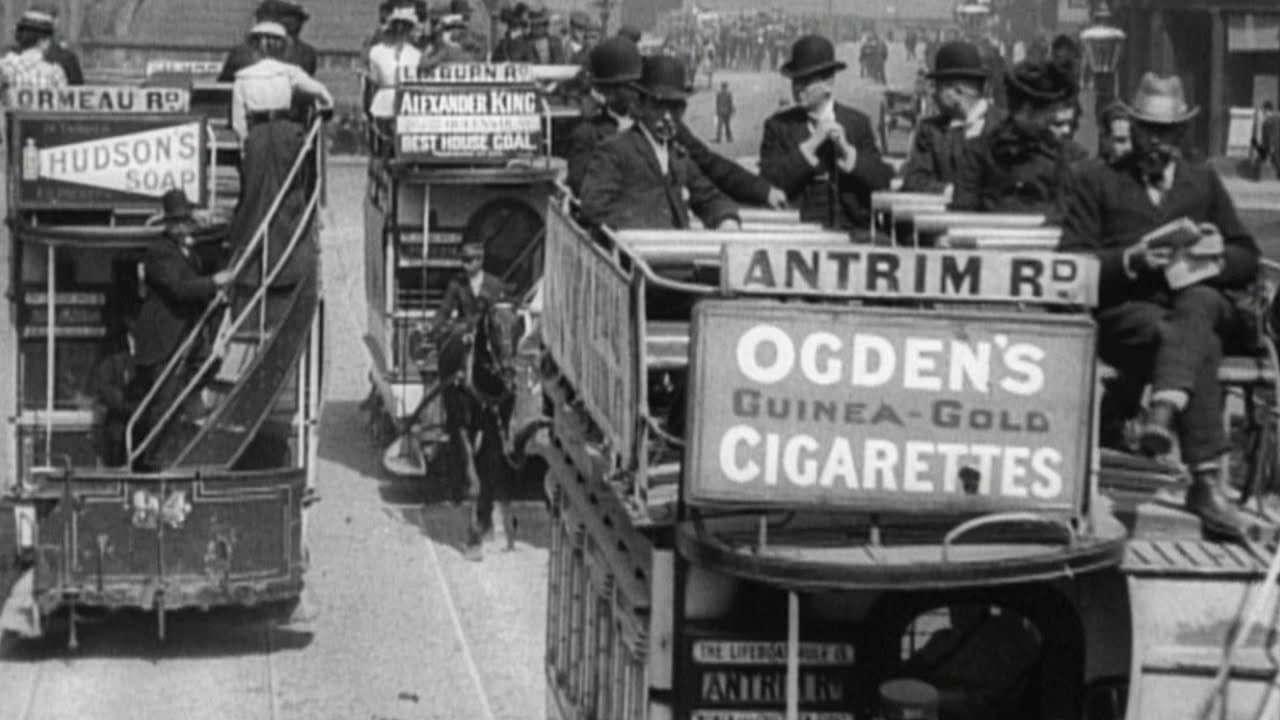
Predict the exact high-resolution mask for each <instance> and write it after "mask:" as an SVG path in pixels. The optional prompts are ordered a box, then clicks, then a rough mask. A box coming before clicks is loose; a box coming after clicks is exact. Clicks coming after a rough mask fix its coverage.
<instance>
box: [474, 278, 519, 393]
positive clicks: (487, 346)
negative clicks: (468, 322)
mask: <svg viewBox="0 0 1280 720" xmlns="http://www.w3.org/2000/svg"><path fill="white" fill-rule="evenodd" d="M523 333H524V318H523V317H521V316H520V314H519V313H517V312H516V310H515V308H514V307H513V306H512V305H511V304H510V303H504V302H498V303H490V304H488V305H486V307H485V310H484V312H483V313H482V314H481V316H480V318H479V321H478V322H477V323H476V333H475V344H474V346H473V348H472V365H471V382H472V385H473V386H474V387H475V389H477V390H479V391H481V392H483V393H485V394H486V395H490V396H495V397H496V396H506V395H508V394H509V393H511V392H513V391H514V384H515V367H514V364H515V357H516V346H517V343H518V342H519V340H520V336H521V335H522V334H523Z"/></svg>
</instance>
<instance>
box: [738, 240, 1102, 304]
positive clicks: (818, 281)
mask: <svg viewBox="0 0 1280 720" xmlns="http://www.w3.org/2000/svg"><path fill="white" fill-rule="evenodd" d="M722 267H723V271H722V272H721V283H722V284H723V285H724V286H725V289H726V290H732V291H734V292H740V293H748V294H761V295H824V296H833V297H885V298H898V299H900V298H906V297H914V298H938V299H944V298H945V299H948V300H985V301H1007V302H1026V303H1043V304H1051V305H1086V306H1092V305H1094V304H1095V303H1096V302H1097V287H1098V272H1099V271H1098V261H1097V260H1096V259H1094V258H1092V257H1089V256H1085V255H1068V254H1064V253H1054V252H1017V253H1009V252H980V251H959V250H897V249H892V248H876V247H865V246H863V247H857V246H849V247H832V246H831V245H803V244H800V245H796V244H790V243H789V244H787V245H786V246H781V247H779V246H777V245H776V244H775V245H763V244H762V245H759V246H750V245H737V244H726V246H725V249H724V258H723V262H722Z"/></svg>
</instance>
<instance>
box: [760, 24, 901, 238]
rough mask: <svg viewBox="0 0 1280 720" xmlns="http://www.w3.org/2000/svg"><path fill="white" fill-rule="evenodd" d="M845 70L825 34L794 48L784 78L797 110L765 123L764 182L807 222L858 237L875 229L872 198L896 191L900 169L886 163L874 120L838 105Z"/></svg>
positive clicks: (783, 112) (803, 40) (762, 147)
mask: <svg viewBox="0 0 1280 720" xmlns="http://www.w3.org/2000/svg"><path fill="white" fill-rule="evenodd" d="M845 67H847V66H846V65H845V64H844V63H843V62H841V61H839V60H837V59H836V56H835V47H834V46H833V45H832V44H831V41H830V40H827V39H826V38H824V37H822V36H820V35H808V36H805V37H802V38H800V39H799V40H797V41H796V42H795V44H794V45H792V47H791V58H790V59H789V60H788V61H787V62H786V63H785V64H784V65H783V66H782V74H783V75H784V76H786V77H787V78H788V79H790V80H791V93H792V96H793V97H794V98H795V101H796V105H795V106H794V107H790V108H787V109H785V110H780V111H779V112H777V113H775V114H774V115H773V117H771V118H769V119H768V120H766V121H765V124H764V135H763V137H762V138H761V140H760V175H761V177H763V178H764V179H765V180H767V181H769V183H770V184H772V185H773V186H774V187H777V188H781V190H782V191H783V192H784V193H786V195H787V198H788V199H789V200H790V201H791V203H792V204H793V205H797V206H799V208H800V219H801V220H802V221H804V222H818V223H822V224H823V225H825V226H827V227H830V228H838V229H842V230H850V229H861V228H865V227H867V226H868V225H869V224H870V219H871V193H872V192H873V191H875V190H886V189H888V187H889V182H890V181H891V180H892V179H893V168H891V167H889V165H887V164H886V163H885V162H884V161H883V160H881V159H880V150H879V149H878V148H877V147H876V139H875V134H874V133H873V132H872V130H871V120H870V119H869V118H867V116H866V115H864V114H862V113H861V112H858V111H857V110H855V109H853V108H851V107H848V106H846V105H842V104H840V103H838V102H836V101H835V76H836V72H838V71H840V70H843V69H845Z"/></svg>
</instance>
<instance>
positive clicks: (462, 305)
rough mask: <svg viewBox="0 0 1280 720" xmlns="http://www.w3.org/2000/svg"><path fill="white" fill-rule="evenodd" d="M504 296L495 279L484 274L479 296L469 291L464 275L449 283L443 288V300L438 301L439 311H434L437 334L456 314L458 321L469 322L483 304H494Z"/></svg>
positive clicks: (499, 282)
mask: <svg viewBox="0 0 1280 720" xmlns="http://www.w3.org/2000/svg"><path fill="white" fill-rule="evenodd" d="M505 294H506V288H504V287H503V285H502V281H501V280H499V279H498V278H497V277H495V276H493V275H491V274H489V273H484V274H483V277H482V278H481V280H480V294H479V295H476V294H475V293H474V292H472V291H471V281H470V279H469V278H467V277H466V276H465V275H459V276H458V277H456V278H454V279H452V280H450V281H449V287H447V288H445V291H444V299H443V300H441V301H440V309H439V310H437V311H436V321H435V330H436V332H439V331H440V330H442V329H443V328H444V327H446V326H447V325H448V324H449V323H450V322H451V321H453V316H454V314H455V313H456V314H457V315H458V319H459V320H462V321H465V322H471V321H472V320H475V319H476V318H477V317H478V316H479V315H480V312H481V311H482V310H483V304H482V303H484V302H496V301H498V300H500V299H502V297H503V296H504V295H505Z"/></svg>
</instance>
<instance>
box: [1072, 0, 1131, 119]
mask: <svg viewBox="0 0 1280 720" xmlns="http://www.w3.org/2000/svg"><path fill="white" fill-rule="evenodd" d="M1110 19H1111V8H1110V7H1108V5H1107V0H1096V2H1095V3H1094V6H1093V17H1092V20H1093V22H1092V24H1090V25H1089V27H1087V28H1085V29H1084V31H1083V32H1081V33H1080V44H1081V45H1083V46H1084V52H1085V56H1086V57H1087V58H1088V60H1089V66H1090V67H1091V68H1092V69H1093V80H1094V82H1093V87H1094V91H1093V92H1094V105H1095V108H1094V110H1095V111H1096V114H1097V116H1098V119H1099V121H1101V119H1102V113H1103V112H1105V111H1106V109H1107V108H1108V107H1110V106H1111V104H1112V103H1113V102H1115V99H1116V68H1117V66H1118V65H1119V63H1120V53H1121V52H1123V50H1124V41H1125V34H1124V31H1123V30H1121V29H1120V28H1118V27H1116V26H1115V25H1112V24H1111V23H1110V22H1109V20H1110Z"/></svg>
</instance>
